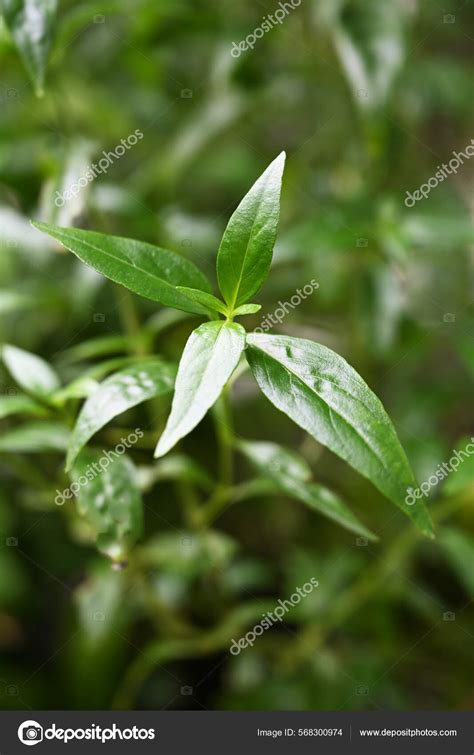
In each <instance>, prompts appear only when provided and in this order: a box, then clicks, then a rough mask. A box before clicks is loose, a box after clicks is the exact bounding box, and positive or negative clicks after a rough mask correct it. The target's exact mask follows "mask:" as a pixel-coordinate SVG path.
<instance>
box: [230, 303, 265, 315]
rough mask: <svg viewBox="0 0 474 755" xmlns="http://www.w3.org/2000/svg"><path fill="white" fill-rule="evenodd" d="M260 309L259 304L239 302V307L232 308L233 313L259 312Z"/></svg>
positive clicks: (252, 313) (248, 313)
mask: <svg viewBox="0 0 474 755" xmlns="http://www.w3.org/2000/svg"><path fill="white" fill-rule="evenodd" d="M261 309H262V305H261V304H241V305H240V307H237V309H234V316H235V315H254V314H255V312H259V311H260V310H261Z"/></svg>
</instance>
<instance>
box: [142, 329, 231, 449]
mask: <svg viewBox="0 0 474 755" xmlns="http://www.w3.org/2000/svg"><path fill="white" fill-rule="evenodd" d="M244 346H245V330H244V329H243V327H242V326H241V325H237V324H236V323H226V322H223V321H221V322H208V323H204V325H201V326H200V327H199V328H197V329H196V330H195V331H194V332H193V333H191V335H190V337H189V340H188V342H187V344H186V346H185V349H184V351H183V354H182V357H181V361H180V363H179V368H178V376H177V378H176V386H175V393H174V397H173V404H172V407H171V414H170V416H169V418H168V422H167V424H166V427H165V430H164V432H163V435H162V436H161V438H160V440H159V442H158V445H157V447H156V451H155V456H163V455H164V454H165V453H167V452H168V451H169V450H170V449H171V448H173V446H174V445H175V444H176V443H177V442H178V440H180V439H181V438H183V437H184V436H185V435H187V434H188V433H190V432H191V430H193V428H195V427H196V425H197V424H198V423H199V422H200V421H201V420H202V418H203V417H204V415H205V414H206V412H207V410H208V409H210V407H211V406H212V405H213V404H214V402H215V401H216V400H217V399H218V397H219V395H220V393H221V391H222V389H223V387H224V385H225V384H226V383H227V381H228V379H229V378H230V376H231V375H232V373H233V371H234V369H235V368H236V367H237V364H238V362H239V359H240V355H241V353H242V351H243V349H244Z"/></svg>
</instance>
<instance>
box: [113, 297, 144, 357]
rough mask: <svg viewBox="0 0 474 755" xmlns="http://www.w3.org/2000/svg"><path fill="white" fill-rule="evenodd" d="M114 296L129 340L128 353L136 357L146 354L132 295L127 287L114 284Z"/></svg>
mask: <svg viewBox="0 0 474 755" xmlns="http://www.w3.org/2000/svg"><path fill="white" fill-rule="evenodd" d="M115 298H116V300H117V308H118V311H119V315H120V320H121V322H122V326H123V329H124V331H125V333H126V335H127V336H128V338H129V341H130V343H129V352H130V354H131V355H132V356H137V357H143V356H146V348H145V345H144V339H143V334H142V331H141V327H140V320H139V318H138V314H137V309H136V306H135V301H134V298H133V295H132V294H131V293H130V291H128V289H126V288H120V289H119V288H118V287H117V286H116V287H115Z"/></svg>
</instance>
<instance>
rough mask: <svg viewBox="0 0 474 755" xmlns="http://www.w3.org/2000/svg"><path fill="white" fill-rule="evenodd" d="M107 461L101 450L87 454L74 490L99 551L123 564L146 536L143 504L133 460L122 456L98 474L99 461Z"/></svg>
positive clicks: (76, 474) (76, 471) (81, 458)
mask: <svg viewBox="0 0 474 755" xmlns="http://www.w3.org/2000/svg"><path fill="white" fill-rule="evenodd" d="M105 458H107V457H105V456H101V454H100V452H98V451H97V452H90V451H84V452H83V453H82V454H81V455H80V456H79V457H78V459H76V462H75V464H74V467H73V469H72V472H71V477H72V479H73V482H74V483H76V485H77V488H78V489H77V491H75V490H74V488H73V487H72V486H71V489H72V491H73V492H77V508H78V511H79V513H80V514H81V516H83V517H84V518H85V519H86V521H87V523H88V524H89V526H90V527H91V529H92V532H93V533H94V535H95V537H96V539H97V547H98V549H99V550H100V551H101V552H102V553H104V554H105V555H107V556H108V557H109V558H111V559H112V560H113V561H122V560H123V559H124V558H126V556H127V553H128V550H129V549H130V546H131V545H133V544H134V543H135V542H136V541H137V540H138V538H139V537H140V536H141V534H142V529H143V504H142V499H141V495H140V491H139V489H138V486H137V483H136V479H135V475H136V470H135V467H134V465H133V463H132V462H131V460H130V459H129V458H128V457H126V456H118V457H117V458H116V459H115V458H114V459H113V460H112V461H111V462H110V463H109V465H108V466H107V467H106V468H105V469H104V470H103V471H102V470H99V472H97V471H96V470H97V466H98V462H99V461H103V459H105ZM104 466H105V465H104Z"/></svg>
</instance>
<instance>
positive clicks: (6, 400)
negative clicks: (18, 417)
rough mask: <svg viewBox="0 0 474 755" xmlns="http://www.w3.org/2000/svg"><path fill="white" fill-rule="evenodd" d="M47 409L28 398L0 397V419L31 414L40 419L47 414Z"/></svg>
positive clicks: (19, 396) (20, 396)
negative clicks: (13, 415)
mask: <svg viewBox="0 0 474 755" xmlns="http://www.w3.org/2000/svg"><path fill="white" fill-rule="evenodd" d="M47 411H48V410H47V409H46V407H45V406H42V405H41V404H37V403H36V401H33V399H31V398H30V397H29V396H22V395H18V396H0V419H4V418H5V417H10V416H11V415H12V414H31V415H34V416H35V417H41V416H44V415H45V414H47Z"/></svg>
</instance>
